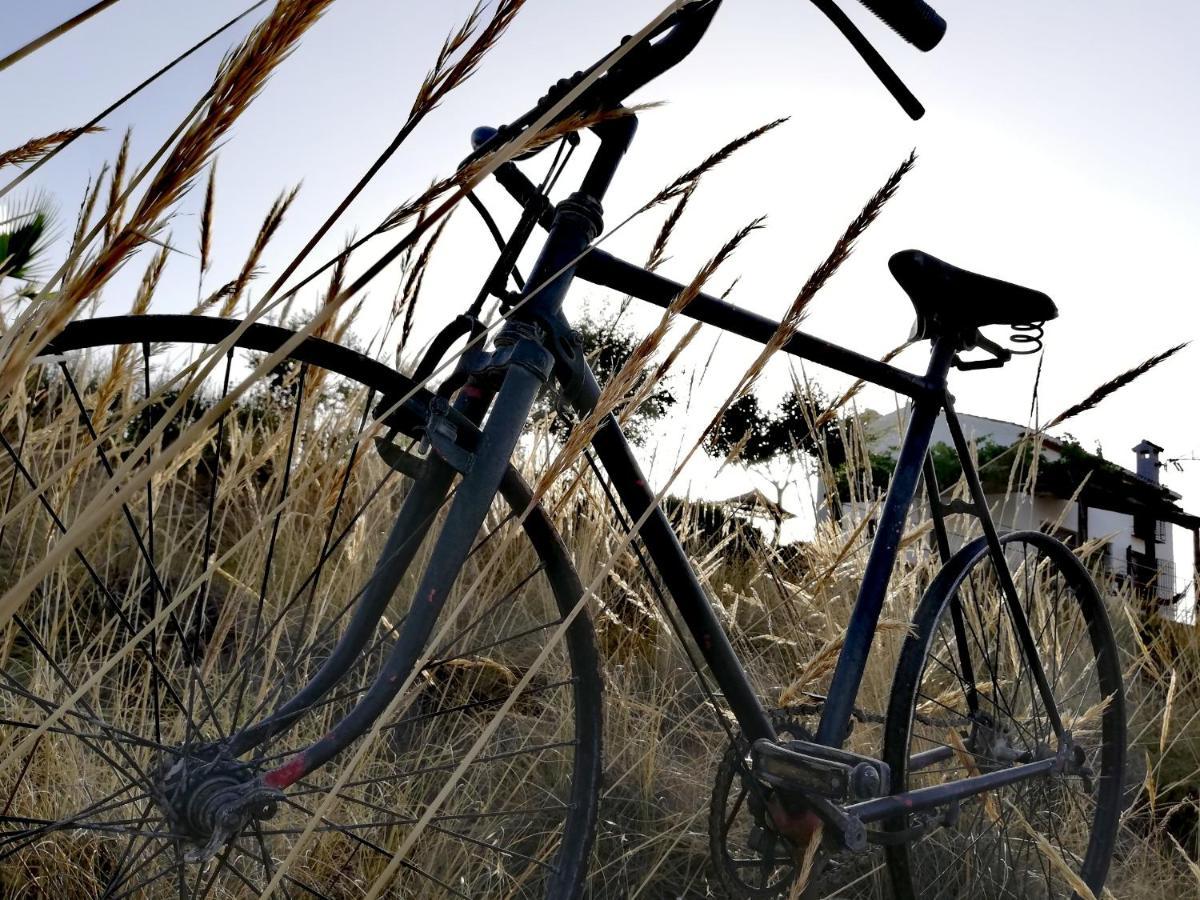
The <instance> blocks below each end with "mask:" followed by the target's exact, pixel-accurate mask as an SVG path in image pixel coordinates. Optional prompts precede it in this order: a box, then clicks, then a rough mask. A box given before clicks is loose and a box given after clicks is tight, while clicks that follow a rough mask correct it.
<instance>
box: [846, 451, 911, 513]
mask: <svg viewBox="0 0 1200 900" xmlns="http://www.w3.org/2000/svg"><path fill="white" fill-rule="evenodd" d="M867 456H868V458H869V459H870V461H871V469H870V472H869V473H868V472H866V471H864V470H863V469H861V468H859V466H858V464H857V463H855V464H851V463H850V462H849V461H846V462H843V463H841V464H840V465H837V466H835V467H834V469H833V479H834V484H835V485H836V487H837V495H838V499H840V500H842V501H843V502H848V501H849V500H850V498H851V497H856V498H858V499H861V498H862V497H863V496H865V495H866V494H867V493H868V490H867V489H868V488H876V489H877V490H879V491H884V490H887V486H888V483H889V482H890V481H891V480H892V474H893V473H894V472H895V471H896V460H895V458H894V457H893V456H892V455H891V454H890V453H873V452H872V453H868V454H867ZM868 474H869V476H870V480H869V481H868V479H867V476H868ZM851 479H853V483H854V490H853V491H851V489H850V487H851Z"/></svg>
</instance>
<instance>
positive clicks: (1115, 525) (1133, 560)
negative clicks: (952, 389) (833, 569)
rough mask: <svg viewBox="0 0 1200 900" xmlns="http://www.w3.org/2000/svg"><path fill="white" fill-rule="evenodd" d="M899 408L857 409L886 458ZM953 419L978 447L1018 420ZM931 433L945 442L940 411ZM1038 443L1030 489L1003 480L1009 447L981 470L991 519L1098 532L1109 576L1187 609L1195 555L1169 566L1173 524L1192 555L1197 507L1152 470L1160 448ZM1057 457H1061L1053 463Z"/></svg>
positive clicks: (1089, 534)
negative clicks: (1119, 456)
mask: <svg viewBox="0 0 1200 900" xmlns="http://www.w3.org/2000/svg"><path fill="white" fill-rule="evenodd" d="M908 413H909V410H908V409H907V408H905V409H901V410H899V411H897V412H895V413H890V414H884V415H877V414H874V413H866V414H864V415H863V416H862V418H861V420H860V421H861V423H862V426H863V430H864V440H865V442H866V444H867V447H868V449H869V450H870V452H871V453H874V454H884V455H887V456H891V457H892V458H894V457H895V456H896V455H897V454H898V451H899V447H900V443H901V441H902V439H903V436H904V428H905V426H906V424H907V421H908ZM959 421H960V422H961V424H962V428H963V433H964V434H965V436H966V438H967V440H968V441H970V442H972V443H973V444H975V445H976V446H981V447H986V446H988V445H989V443H990V444H994V445H996V446H998V447H1002V448H1007V447H1010V446H1012V445H1013V444H1015V443H1017V442H1018V441H1019V440H1020V439H1021V438H1022V437H1023V436H1024V435H1025V433H1026V429H1025V427H1024V426H1021V425H1017V424H1014V423H1012V422H1002V421H999V420H996V419H988V418H984V417H982V416H970V415H963V414H961V413H960V414H959ZM939 443H941V444H944V445H946V446H947V447H950V446H953V441H952V440H951V437H950V431H949V428H948V427H947V425H946V421H945V419H944V417H943V418H941V419H939V421H938V423H937V425H936V426H935V428H934V432H933V445H934V446H936V445H937V444H939ZM1040 450H1041V459H1042V460H1043V461H1044V462H1045V463H1048V464H1050V465H1046V466H1044V467H1043V468H1044V471H1042V472H1040V473H1039V477H1038V478H1037V481H1036V485H1035V487H1034V489H1033V491H1028V490H1026V491H1021V490H1019V489H1017V490H1013V491H1011V492H1010V491H1008V490H1007V478H1008V472H1009V468H1010V465H1011V462H1012V460H1013V459H1014V458H1015V455H1013V454H1009V455H1008V456H1006V457H1005V459H1006V460H1007V463H1006V464H1000V465H999V468H1002V469H1003V472H1002V473H1001V472H999V471H994V475H993V477H992V478H991V479H987V478H985V479H984V486H985V490H986V491H987V494H988V500H989V506H990V507H991V512H992V516H993V518H994V519H995V521H996V523H997V525H998V526H999V527H1000V528H1001V529H1003V530H1016V529H1036V530H1043V531H1053V532H1054V533H1056V534H1057V535H1058V536H1059V537H1060V538H1062V539H1063V540H1064V541H1066V542H1067V543H1068V544H1072V545H1075V546H1078V545H1080V544H1082V543H1083V542H1085V541H1088V540H1091V539H1094V538H1102V539H1103V540H1104V549H1103V553H1104V564H1105V565H1106V567H1107V568H1108V569H1109V571H1111V572H1112V573H1114V575H1116V576H1117V577H1118V578H1119V579H1122V580H1127V581H1129V582H1131V583H1132V585H1133V586H1134V588H1135V590H1136V591H1137V592H1138V594H1139V595H1140V596H1142V597H1143V598H1144V600H1145V602H1146V603H1147V605H1148V606H1151V607H1153V606H1160V607H1163V608H1164V612H1166V611H1167V609H1171V608H1173V609H1174V610H1178V611H1180V612H1182V611H1183V610H1184V609H1186V610H1188V611H1190V610H1192V609H1195V608H1196V606H1195V604H1196V585H1197V578H1196V573H1195V570H1194V566H1196V565H1200V562H1195V563H1193V564H1189V562H1188V561H1185V562H1184V563H1183V565H1181V566H1180V567H1178V568H1176V566H1175V559H1176V552H1175V532H1177V531H1178V530H1179V529H1184V530H1185V531H1186V532H1190V538H1191V543H1192V560H1194V561H1200V516H1195V515H1191V514H1189V513H1187V512H1185V511H1184V510H1183V508H1182V507H1181V506H1180V504H1179V501H1180V499H1181V498H1180V495H1179V494H1177V493H1175V492H1174V491H1172V490H1170V489H1169V488H1167V487H1166V486H1165V485H1163V484H1162V483H1161V481H1160V478H1159V472H1160V470H1161V469H1162V468H1163V466H1164V465H1165V464H1164V463H1162V462H1161V461H1160V459H1159V454H1160V453H1161V452H1162V450H1163V448H1162V447H1159V446H1158V445H1156V444H1154V443H1151V442H1150V441H1146V440H1143V441H1141V442H1140V443H1139V444H1138V445H1137V446H1136V447H1134V448H1133V452H1134V454H1135V468H1134V469H1133V470H1130V469H1125V468H1123V467H1121V466H1118V465H1116V464H1114V463H1112V462H1110V461H1108V460H1104V459H1102V458H1101V457H1099V456H1096V455H1094V454H1090V453H1087V452H1086V451H1083V450H1082V449H1081V448H1079V446H1078V445H1076V444H1069V443H1064V442H1063V441H1060V440H1058V439H1055V438H1052V437H1043V438H1042V440H1041V445H1040ZM1064 459H1065V460H1066V462H1065V463H1064V464H1060V465H1054V464H1055V463H1059V462H1060V461H1063V460H1064ZM995 476H999V479H997V477H995ZM1085 476H1086V480H1085ZM989 480H990V483H989ZM997 480H999V481H1000V482H1002V483H999V484H998V483H997ZM1081 484H1082V488H1080V485H1081ZM941 487H942V488H945V487H947V485H941ZM1018 488H1019V486H1018ZM1172 526H1175V527H1172ZM1182 535H1183V533H1182V532H1181V533H1180V536H1181V537H1182Z"/></svg>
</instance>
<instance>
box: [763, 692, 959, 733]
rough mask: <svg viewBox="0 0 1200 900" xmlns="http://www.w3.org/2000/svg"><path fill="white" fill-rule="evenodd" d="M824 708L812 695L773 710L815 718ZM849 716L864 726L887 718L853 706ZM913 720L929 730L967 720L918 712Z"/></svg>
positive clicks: (880, 723)
mask: <svg viewBox="0 0 1200 900" xmlns="http://www.w3.org/2000/svg"><path fill="white" fill-rule="evenodd" d="M824 708H825V698H824V697H820V696H815V695H814V702H812V703H793V704H791V705H789V706H781V707H778V708H776V709H775V710H773V712H777V713H779V714H781V715H784V716H817V715H820V714H821V711H822V710H823V709H824ZM850 715H851V717H852V718H853V720H854V721H857V722H861V723H863V724H864V725H886V724H887V716H884V715H880V714H879V713H873V712H868V711H867V710H864V709H862V708H861V707H858V706H855V707H853V708H851V710H850ZM913 719H914V720H915V721H917V722H920V723H921V724H922V725H925V726H927V727H929V728H960V727H962V726H963V724H964V723H965V722H967V720H966V719H965V717H962V716H959V717H958V718H955V719H950V718H948V717H945V718H939V717H937V716H927V715H923V714H922V713H919V712H914V713H913Z"/></svg>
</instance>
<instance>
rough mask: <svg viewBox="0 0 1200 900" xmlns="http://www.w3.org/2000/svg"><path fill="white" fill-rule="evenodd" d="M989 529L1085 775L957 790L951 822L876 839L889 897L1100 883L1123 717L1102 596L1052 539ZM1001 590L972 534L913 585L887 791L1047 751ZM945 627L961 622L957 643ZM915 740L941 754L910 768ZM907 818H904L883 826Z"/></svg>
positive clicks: (1043, 724) (1113, 822)
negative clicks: (918, 590) (968, 792)
mask: <svg viewBox="0 0 1200 900" xmlns="http://www.w3.org/2000/svg"><path fill="white" fill-rule="evenodd" d="M1000 540H1001V545H1002V547H1003V548H1004V556H1005V562H1006V565H1008V566H1009V567H1010V570H1011V571H1012V574H1013V581H1014V583H1015V585H1016V587H1017V593H1018V598H1019V600H1020V603H1021V608H1022V609H1023V610H1024V611H1025V614H1026V616H1027V617H1028V619H1029V623H1030V632H1031V634H1032V635H1033V636H1034V638H1035V640H1036V641H1037V642H1038V646H1037V650H1038V656H1039V658H1040V660H1041V662H1042V665H1043V667H1044V668H1045V671H1046V675H1047V680H1048V681H1049V682H1050V686H1051V688H1052V689H1053V695H1054V697H1055V702H1056V706H1058V707H1059V711H1060V713H1061V714H1062V715H1063V721H1064V725H1065V726H1066V727H1067V729H1068V730H1070V731H1071V732H1072V734H1073V739H1074V740H1075V741H1076V743H1077V746H1078V747H1079V748H1080V749H1081V752H1082V754H1083V757H1081V758H1080V760H1079V761H1080V762H1082V763H1083V764H1084V765H1086V767H1087V769H1089V770H1090V772H1091V774H1090V776H1089V777H1088V778H1085V777H1083V775H1082V774H1064V775H1052V776H1047V777H1046V778H1044V779H1036V780H1031V781H1026V782H1020V783H1018V784H1016V785H1013V786H1010V787H1007V788H1002V789H999V790H998V791H994V792H990V793H987V794H980V795H976V796H975V797H973V798H969V799H967V800H964V801H963V802H962V806H961V810H960V814H959V818H958V822H957V823H951V824H946V823H943V825H942V826H934V827H933V828H932V830H930V831H927V832H926V834H925V835H924V837H923V838H922V839H921V840H920V841H919V842H914V843H911V844H901V845H899V846H895V847H888V848H886V854H887V862H888V869H889V871H890V874H891V878H892V884H893V889H894V891H895V893H896V896H897V897H898V898H900V900H913V898H918V897H919V898H921V900H936V898H938V897H971V898H972V900H991V898H1008V897H1012V898H1025V897H1046V898H1059V897H1068V896H1069V897H1075V896H1078V893H1077V890H1076V889H1077V887H1078V885H1079V883H1080V882H1082V883H1083V884H1086V885H1087V887H1088V888H1089V889H1090V890H1091V891H1092V893H1093V894H1094V895H1095V896H1100V892H1101V889H1102V887H1103V885H1104V881H1105V878H1106V876H1107V872H1108V867H1109V863H1110V861H1111V858H1112V855H1113V850H1114V843H1115V839H1116V835H1117V829H1118V826H1119V819H1120V814H1121V791H1122V773H1123V761H1124V754H1125V727H1126V726H1125V709H1124V689H1123V685H1122V678H1121V665H1120V659H1119V652H1118V647H1117V643H1116V640H1115V638H1114V636H1113V631H1112V627H1111V625H1110V623H1109V620H1108V616H1107V613H1106V611H1105V608H1104V604H1103V601H1102V599H1101V597H1100V593H1099V591H1098V590H1097V588H1096V585H1095V584H1094V582H1093V581H1092V579H1091V577H1090V575H1089V574H1088V572H1087V570H1086V569H1085V568H1084V566H1083V565H1082V564H1081V563H1080V561H1079V560H1078V558H1077V557H1076V556H1075V554H1074V553H1072V552H1071V550H1070V548H1068V547H1067V546H1066V545H1064V544H1063V543H1061V542H1060V541H1058V540H1056V539H1054V538H1052V537H1050V536H1049V535H1047V534H1043V533H1041V532H1035V531H1021V532H1014V533H1011V534H1007V535H1004V536H1003V537H1001V539H1000ZM1003 596H1004V595H1003V591H1002V590H1001V588H1000V586H999V585H998V583H997V579H996V575H995V564H994V562H993V558H992V556H991V555H990V553H989V552H988V548H987V544H986V541H985V540H984V539H983V538H979V539H977V540H975V541H973V542H971V543H970V544H968V545H966V546H965V547H963V548H962V549H961V550H959V551H958V552H957V553H956V554H955V555H954V556H953V557H952V558H951V560H950V561H949V562H948V563H947V564H946V565H945V566H944V567H943V569H942V570H941V571H940V572H939V573H938V575H937V576H936V578H935V579H934V581H933V583H932V584H931V585H930V587H929V589H928V590H927V592H926V593H925V595H924V597H923V598H922V600H921V603H920V605H919V606H918V608H917V612H916V615H915V616H914V618H913V630H912V632H911V633H910V635H909V636H908V638H907V639H906V640H905V643H904V647H903V649H902V651H901V655H900V658H899V662H898V665H897V669H896V676H895V680H894V683H893V687H892V694H891V700H890V703H889V709H888V715H887V724H886V728H885V739H884V760H885V762H887V763H888V765H889V766H890V767H891V771H892V779H893V787H892V790H893V791H894V792H900V791H903V790H906V789H907V790H911V789H914V788H919V787H924V786H927V785H930V784H934V783H938V782H939V781H941V782H945V781H953V780H955V779H957V778H959V777H963V776H964V775H966V774H976V773H978V772H982V771H989V770H994V769H998V768H1002V767H1004V766H1007V765H1011V764H1013V763H1014V762H1017V761H1020V760H1017V759H1013V758H1012V757H1015V756H1017V755H1019V753H1026V754H1029V755H1030V756H1031V758H1044V756H1045V755H1046V754H1047V753H1051V752H1052V750H1053V747H1054V740H1053V733H1052V731H1051V728H1050V725H1049V722H1048V721H1047V720H1046V718H1045V709H1044V708H1042V710H1041V712H1040V713H1039V712H1038V707H1039V704H1040V703H1041V700H1040V697H1039V696H1038V692H1037V690H1036V688H1035V687H1034V686H1033V684H1032V678H1031V677H1027V673H1025V672H1023V671H1022V669H1023V668H1027V666H1028V661H1027V660H1026V659H1025V657H1024V655H1023V651H1021V650H1020V648H1019V646H1018V645H1017V644H1016V642H1015V641H1016V631H1015V628H1016V626H1015V625H1014V624H1013V623H1014V621H1015V620H1014V616H1013V613H1012V611H1011V609H1010V608H1009V607H1008V605H1007V604H1006V603H1005V601H1004V600H1003ZM1064 597H1065V598H1066V600H1067V602H1066V603H1065V604H1064V603H1063V600H1064ZM956 606H957V608H958V610H959V611H960V613H961V615H960V614H959V613H956V612H955V608H956ZM956 618H958V619H959V622H958V623H956V621H955V620H956ZM1072 624H1073V625H1074V626H1075V630H1074V632H1069V631H1068V630H1067V629H1068V626H1070V625H1072ZM1079 626H1082V629H1083V630H1082V632H1081V631H1079ZM956 628H957V632H956ZM988 628H991V629H992V631H991V632H989V631H988V630H987V629H988ZM958 633H962V634H964V635H965V644H966V646H967V648H968V652H967V654H965V655H964V654H962V653H961V650H960V648H961V646H962V643H960V641H959V639H958V637H957V634H958ZM989 648H990V649H991V651H992V652H989ZM1089 648H1090V650H1089ZM1076 651H1078V652H1076ZM939 654H941V655H940V656H939ZM968 660H969V661H970V663H969V665H970V666H971V669H970V670H969V673H967V675H966V676H964V672H967V669H968V662H967V661H968ZM931 662H934V663H936V665H932V666H931V665H930V663H931ZM981 665H982V666H983V667H984V668H982V669H981V668H980V666H981ZM1006 665H1008V669H1011V670H1015V671H1008V670H1006V668H1005V666H1006ZM956 666H957V669H956ZM984 669H986V676H985V674H984ZM947 673H949V674H947ZM1064 678H1070V679H1071V680H1070V681H1067V682H1064ZM1081 679H1082V681H1081ZM955 682H957V683H955ZM969 683H970V684H974V685H975V689H974V690H975V693H976V698H977V699H976V701H975V708H974V709H972V708H971V704H970V701H969V700H968V698H967V694H968V693H969V690H970V689H969V688H968V684H969ZM1081 684H1082V686H1080V685H1081ZM1068 689H1069V690H1068ZM1085 702H1088V705H1084V704H1085ZM939 747H944V748H947V749H946V750H944V751H942V750H939V749H938V748H939ZM984 748H986V751H985V749H984ZM922 751H934V752H936V753H944V754H946V757H945V762H947V763H953V765H948V766H947V767H942V766H941V765H940V764H938V765H926V766H924V767H922V768H913V769H911V770H910V762H911V761H914V760H916V759H917V756H916V754H918V753H920V752H922ZM1076 771H1077V772H1079V773H1084V774H1086V773H1085V772H1084V770H1083V769H1080V768H1078V767H1077V768H1076ZM1022 806H1024V808H1022ZM1068 817H1070V818H1068ZM914 821H915V820H914V818H913V817H906V821H902V822H893V823H890V827H891V828H892V829H894V830H898V829H903V828H906V827H908V826H910V825H912V824H914ZM1069 827H1070V828H1073V829H1074V830H1073V831H1070V832H1069V831H1068V828H1069ZM1081 830H1082V834H1081V833H1080V831H1081ZM1068 868H1069V869H1070V874H1068V873H1067V871H1066V869H1068Z"/></svg>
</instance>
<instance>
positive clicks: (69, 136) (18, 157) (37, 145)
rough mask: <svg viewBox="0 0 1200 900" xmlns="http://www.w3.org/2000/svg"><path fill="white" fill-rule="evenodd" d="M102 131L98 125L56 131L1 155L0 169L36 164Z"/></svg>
mask: <svg viewBox="0 0 1200 900" xmlns="http://www.w3.org/2000/svg"><path fill="white" fill-rule="evenodd" d="M101 131H104V129H103V128H101V127H99V126H97V125H85V126H83V127H82V128H68V129H67V130H66V131H56V132H54V133H53V134H48V135H46V136H45V137H40V138H33V139H32V140H28V141H26V142H25V143H24V144H22V145H21V146H20V147H14V148H13V149H12V150H6V151H5V152H3V153H0V169H2V168H4V167H5V166H23V165H25V164H27V163H31V162H34V161H35V160H38V159H41V158H42V157H43V156H45V155H46V154H48V153H52V152H53V151H54V150H56V149H57V148H58V147H60V146H62V145H63V144H65V143H66V142H67V141H72V140H74V139H75V138H77V137H79V136H80V135H82V134H97V133H98V132H101Z"/></svg>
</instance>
